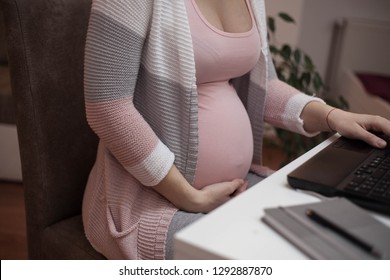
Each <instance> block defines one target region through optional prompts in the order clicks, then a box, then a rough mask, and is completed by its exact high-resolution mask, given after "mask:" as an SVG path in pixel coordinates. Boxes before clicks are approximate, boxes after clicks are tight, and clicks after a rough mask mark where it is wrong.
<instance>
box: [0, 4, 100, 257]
mask: <svg viewBox="0 0 390 280" xmlns="http://www.w3.org/2000/svg"><path fill="white" fill-rule="evenodd" d="M0 5H1V8H0V12H1V11H2V12H3V13H4V19H5V29H6V35H7V38H6V39H7V49H8V56H9V67H10V74H11V87H12V94H13V98H14V100H15V105H16V118H17V129H18V137H19V146H20V153H21V161H22V173H23V184H24V188H25V205H26V218H27V240H28V251H29V258H31V259H102V258H104V257H103V256H102V255H100V254H99V253H97V252H96V251H95V250H94V249H93V248H92V247H91V245H90V244H89V242H88V241H87V239H86V238H85V235H84V230H83V226H82V220H81V215H80V214H81V204H82V197H83V192H84V188H85V185H86V181H87V178H88V174H89V171H90V169H91V167H92V164H93V162H94V160H95V152H96V147H97V143H98V139H97V137H96V136H95V135H94V134H93V132H92V131H91V129H90V128H89V126H88V125H87V122H86V117H85V111H84V97H83V55H84V41H85V36H86V30H87V25H88V17H89V12H90V5H91V0H66V1H64V0H34V1H31V0H0Z"/></svg>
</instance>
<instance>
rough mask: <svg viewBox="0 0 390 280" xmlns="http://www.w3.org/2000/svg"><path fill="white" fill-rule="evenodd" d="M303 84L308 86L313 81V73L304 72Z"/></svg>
mask: <svg viewBox="0 0 390 280" xmlns="http://www.w3.org/2000/svg"><path fill="white" fill-rule="evenodd" d="M300 80H301V84H302V86H303V87H304V88H307V87H308V86H309V85H310V82H311V75H310V73H309V72H304V73H303V74H302V76H301V79H300Z"/></svg>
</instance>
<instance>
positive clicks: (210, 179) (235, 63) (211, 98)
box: [184, 0, 260, 188]
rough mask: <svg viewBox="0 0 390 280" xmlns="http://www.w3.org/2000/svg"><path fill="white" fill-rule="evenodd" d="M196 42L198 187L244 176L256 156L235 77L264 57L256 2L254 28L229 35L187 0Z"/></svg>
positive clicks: (192, 0)
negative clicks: (233, 84)
mask: <svg viewBox="0 0 390 280" xmlns="http://www.w3.org/2000/svg"><path fill="white" fill-rule="evenodd" d="M184 1H185V3H186V8H187V15H188V20H189V24H190V29H191V35H192V41H193V46H194V56H195V67H196V79H197V82H196V83H197V91H198V102H199V103H198V104H199V105H198V106H199V109H198V117H199V119H198V127H199V151H198V153H199V154H198V164H197V170H196V174H195V182H194V186H195V187H196V188H202V187H204V186H207V185H210V184H214V183H219V182H224V181H231V180H233V179H236V178H244V177H245V176H246V175H247V173H248V171H249V168H250V165H251V162H252V158H253V136H252V129H251V124H250V121H249V118H248V114H247V111H246V109H245V108H244V106H243V104H242V102H241V100H240V99H239V97H238V95H237V93H236V91H235V89H234V88H233V86H232V85H231V84H230V82H229V81H230V79H232V78H235V77H239V76H242V75H244V74H245V73H247V72H249V71H250V70H251V69H252V68H253V67H254V66H255V64H256V63H257V61H258V59H259V56H260V38H259V34H258V31H257V28H256V23H255V20H254V17H253V14H252V10H251V7H250V3H249V2H248V1H246V4H247V6H248V8H249V11H250V14H251V18H252V28H251V30H249V31H247V32H243V33H228V32H224V31H222V30H219V29H217V28H216V27H214V26H213V25H211V24H210V23H209V22H208V21H207V20H206V19H205V18H204V17H203V15H202V13H201V12H200V10H199V9H198V7H197V5H196V2H195V0H184Z"/></svg>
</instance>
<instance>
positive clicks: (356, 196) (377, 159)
mask: <svg viewBox="0 0 390 280" xmlns="http://www.w3.org/2000/svg"><path fill="white" fill-rule="evenodd" d="M382 138H384V139H385V140H386V141H387V143H388V145H387V148H386V149H383V150H380V149H375V148H373V147H371V146H369V145H368V144H366V143H364V142H362V141H359V140H350V139H347V138H344V137H340V138H338V139H337V140H335V141H334V142H333V143H332V144H330V145H329V146H327V147H326V148H324V149H323V150H321V151H320V152H319V153H318V154H316V155H315V156H313V157H312V158H310V159H309V160H307V161H306V162H305V163H304V164H302V165H301V166H299V167H298V168H297V169H295V170H294V171H292V172H291V173H290V174H288V176H287V180H288V183H289V184H290V185H291V186H292V187H293V188H297V189H303V190H310V191H314V192H317V193H320V194H322V195H324V196H342V197H346V198H349V199H350V200H351V201H353V202H355V203H356V204H358V205H360V206H362V207H365V208H368V209H371V210H375V211H379V212H382V213H386V214H390V138H389V137H384V136H383V137H382Z"/></svg>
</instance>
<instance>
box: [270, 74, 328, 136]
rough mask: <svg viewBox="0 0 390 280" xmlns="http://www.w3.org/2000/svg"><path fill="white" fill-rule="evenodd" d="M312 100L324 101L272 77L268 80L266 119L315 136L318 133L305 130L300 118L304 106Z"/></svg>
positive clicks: (276, 124) (300, 132) (274, 123)
mask: <svg viewBox="0 0 390 280" xmlns="http://www.w3.org/2000/svg"><path fill="white" fill-rule="evenodd" d="M312 101H317V102H322V103H324V101H323V100H322V99H320V98H316V97H313V96H309V95H307V94H304V93H302V92H300V91H298V90H297V89H295V88H293V87H292V86H290V85H288V84H286V83H285V82H282V81H280V80H279V79H277V78H274V79H271V80H269V81H268V89H267V98H266V104H265V121H266V122H268V123H270V124H272V125H274V126H276V127H280V128H285V129H288V130H291V131H293V132H297V133H299V134H303V135H306V136H315V135H317V134H318V133H308V132H307V131H305V129H304V128H303V120H302V119H301V118H300V115H301V113H302V110H303V108H304V107H305V106H306V105H307V104H308V103H309V102H312Z"/></svg>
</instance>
